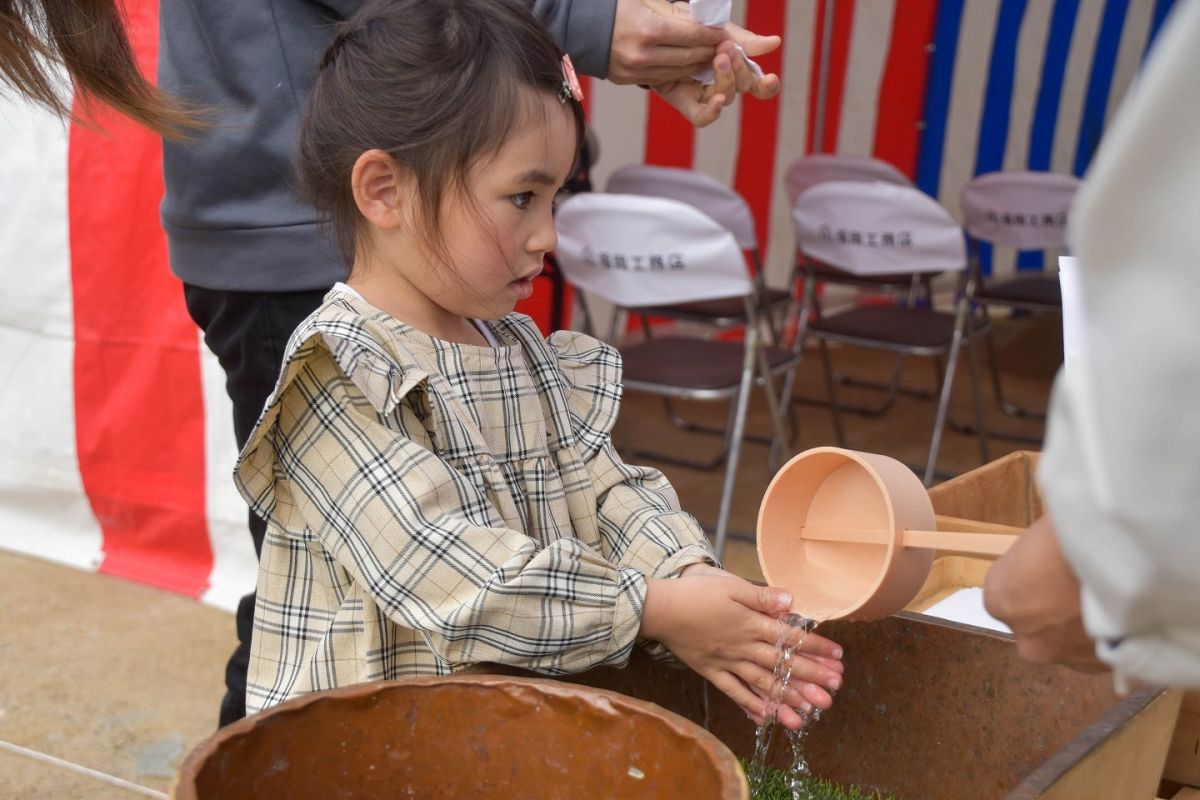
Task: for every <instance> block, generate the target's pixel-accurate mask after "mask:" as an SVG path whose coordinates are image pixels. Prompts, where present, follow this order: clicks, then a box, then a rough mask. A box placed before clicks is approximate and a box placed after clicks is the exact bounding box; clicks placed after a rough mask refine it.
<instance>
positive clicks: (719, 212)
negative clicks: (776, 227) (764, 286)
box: [606, 164, 758, 250]
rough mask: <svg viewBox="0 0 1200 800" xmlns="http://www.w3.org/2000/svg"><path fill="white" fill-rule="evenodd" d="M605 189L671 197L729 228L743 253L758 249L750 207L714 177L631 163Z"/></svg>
mask: <svg viewBox="0 0 1200 800" xmlns="http://www.w3.org/2000/svg"><path fill="white" fill-rule="evenodd" d="M606 188H607V190H608V191H609V192H611V193H613V194H639V195H645V196H647V197H669V198H671V199H672V200H678V201H680V202H681V203H687V204H688V205H690V206H694V207H695V208H698V209H700V210H701V211H703V212H704V213H705V214H707V215H708V216H710V217H712V218H713V219H714V220H716V221H717V222H719V223H720V224H722V225H724V226H725V227H726V228H728V229H729V231H730V233H732V234H733V237H734V238H735V239H736V240H737V243H738V246H740V247H741V248H742V249H743V250H754V249H756V248H757V247H758V234H757V233H756V232H755V230H754V214H753V213H752V212H751V211H750V204H749V203H747V202H746V199H745V198H744V197H742V196H741V195H740V194H738V193H737V192H735V191H734V190H733V189H730V188H729V187H728V186H726V185H725V184H723V183H721V182H720V181H719V180H717V179H716V178H714V177H712V176H711V175H707V174H705V173H703V172H697V171H696V170H693V169H680V168H679V167H655V166H651V165H649V164H629V165H627V166H624V167H620V168H619V169H617V170H616V171H615V172H613V174H612V175H610V176H609V178H608V186H607V187H606Z"/></svg>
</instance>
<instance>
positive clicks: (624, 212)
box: [555, 194, 797, 553]
mask: <svg viewBox="0 0 1200 800" xmlns="http://www.w3.org/2000/svg"><path fill="white" fill-rule="evenodd" d="M556 224H557V227H558V246H557V248H556V249H555V252H556V253H557V255H558V262H559V265H560V266H561V267H562V270H563V274H564V275H565V276H566V278H567V280H568V281H569V282H570V284H571V285H572V286H573V287H574V288H575V289H576V291H577V292H579V293H580V295H581V297H580V302H581V305H580V308H581V309H582V310H583V312H584V314H585V315H590V312H589V311H588V305H587V299H588V296H589V295H594V296H598V297H601V298H603V299H605V300H607V301H608V302H610V303H612V304H614V305H615V306H617V307H618V308H619V309H629V308H639V307H644V306H646V305H647V304H653V305H674V304H679V303H693V302H701V301H706V300H714V299H717V298H724V297H740V298H741V300H742V305H743V313H744V314H745V316H746V319H747V321H748V324H747V325H746V331H745V336H744V337H743V339H742V341H740V342H737V341H724V340H719V339H712V338H708V337H701V336H682V335H669V336H655V337H652V338H648V339H645V340H643V341H640V342H636V343H629V344H620V345H619V349H620V351H621V355H622V358H623V361H624V387H625V389H626V390H627V391H634V392H645V393H648V394H652V395H657V396H660V397H672V398H688V399H693V400H728V401H730V414H729V424H728V427H727V433H726V443H725V448H726V449H727V450H728V451H729V457H728V459H727V461H726V465H725V477H724V484H723V487H722V490H721V505H720V510H719V512H718V516H717V525H716V531H715V544H716V548H717V552H718V553H720V552H721V551H722V550H723V548H724V546H725V538H726V534H727V532H728V527H729V513H730V508H731V505H732V501H733V487H734V481H735V479H736V477H737V468H738V463H739V459H740V457H741V445H742V441H743V438H744V435H745V428H746V411H747V408H748V405H749V400H750V391H751V389H752V388H753V387H754V385H755V382H756V376H757V379H758V380H759V381H761V382H762V384H763V386H764V389H765V392H766V397H767V403H768V407H769V410H770V416H771V423H772V426H773V428H774V433H775V438H774V445H773V448H774V447H781V446H782V443H783V442H784V441H786V437H785V435H784V430H783V423H782V420H781V418H780V414H779V407H778V404H777V402H776V395H775V386H774V377H775V376H776V375H778V374H779V373H781V372H783V371H785V370H787V369H789V368H792V367H794V365H795V361H796V359H797V356H796V355H795V354H794V353H789V352H786V351H784V350H781V349H779V348H777V347H768V346H765V345H764V344H763V342H762V333H761V331H760V328H759V324H758V322H759V321H758V313H759V311H758V309H757V307H756V305H755V299H756V296H755V292H754V283H753V281H752V280H751V278H750V276H749V274H747V271H746V268H745V265H744V263H743V262H742V260H741V249H740V247H739V246H738V243H737V240H736V239H735V238H734V236H733V234H731V233H730V232H729V231H728V230H727V229H725V228H724V227H723V226H721V225H719V224H717V223H716V222H714V221H713V220H712V219H711V218H710V217H708V216H707V215H705V214H703V213H701V212H700V211H698V210H696V209H695V208H693V207H692V206H690V205H687V204H685V203H681V202H679V201H677V200H670V199H666V198H655V197H640V196H635V195H618V194H582V195H577V196H575V197H572V198H570V199H569V200H567V201H566V202H564V203H563V204H562V205H561V206H560V207H559V209H558V213H557V216H556Z"/></svg>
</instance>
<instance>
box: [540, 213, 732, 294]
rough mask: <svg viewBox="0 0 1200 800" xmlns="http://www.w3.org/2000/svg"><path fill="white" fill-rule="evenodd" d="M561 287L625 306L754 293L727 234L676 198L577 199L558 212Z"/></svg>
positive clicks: (558, 254) (556, 222)
mask: <svg viewBox="0 0 1200 800" xmlns="http://www.w3.org/2000/svg"><path fill="white" fill-rule="evenodd" d="M554 221H555V225H556V227H557V228H558V246H557V247H556V248H555V250H554V255H555V258H556V259H557V261H558V264H559V267H560V268H561V269H562V272H563V275H564V276H565V277H566V279H567V281H568V282H570V283H571V284H572V285H573V286H575V287H576V288H579V289H582V290H583V291H585V292H590V293H593V294H595V295H597V296H599V297H602V298H604V299H605V300H608V301H609V302H610V303H614V304H615V305H618V306H622V307H624V308H636V307H639V306H651V305H668V304H673V303H690V302H695V301H699V300H713V299H717V298H721V297H734V296H741V297H744V296H748V295H752V294H753V284H752V283H751V280H750V276H749V274H748V273H747V272H746V268H745V266H744V262H743V261H742V257H741V256H742V251H741V248H739V247H738V244H737V242H736V241H735V240H734V238H733V234H732V233H730V232H729V231H728V230H727V229H726V228H724V227H723V226H721V225H718V224H717V223H716V222H715V221H713V220H712V218H710V217H709V216H707V215H705V214H703V213H701V212H700V211H698V210H697V209H696V208H694V207H692V206H690V205H688V204H687V203H683V202H680V201H678V200H671V199H669V198H663V197H642V196H638V195H625V194H609V193H603V194H597V193H593V194H581V195H576V196H574V197H571V198H570V199H568V200H566V201H565V202H564V203H563V204H562V205H560V206H559V207H558V211H557V212H556V213H555V216H554Z"/></svg>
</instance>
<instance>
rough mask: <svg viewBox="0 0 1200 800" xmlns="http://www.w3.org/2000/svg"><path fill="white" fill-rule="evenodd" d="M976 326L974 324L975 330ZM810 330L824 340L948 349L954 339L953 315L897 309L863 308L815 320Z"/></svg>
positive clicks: (977, 324) (892, 307) (894, 307)
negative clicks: (852, 340) (831, 338)
mask: <svg viewBox="0 0 1200 800" xmlns="http://www.w3.org/2000/svg"><path fill="white" fill-rule="evenodd" d="M979 324H980V323H979V322H978V321H977V322H976V327H978V326H979ZM811 330H812V332H813V333H815V334H818V335H821V336H825V337H827V338H828V337H837V338H844V339H856V340H865V343H867V344H870V343H872V342H886V343H888V344H890V345H894V346H897V347H915V348H926V349H937V348H946V347H949V346H950V342H951V340H952V339H953V338H954V315H953V314H949V313H946V312H944V311H928V310H925V309H915V308H901V307H899V306H863V307H861V308H854V309H851V310H849V311H843V312H841V313H838V314H834V315H832V316H828V317H825V318H823V319H820V320H816V321H814V322H813V325H812V329H811Z"/></svg>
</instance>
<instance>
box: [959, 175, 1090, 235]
mask: <svg viewBox="0 0 1200 800" xmlns="http://www.w3.org/2000/svg"><path fill="white" fill-rule="evenodd" d="M1080 185H1081V183H1080V180H1079V179H1078V178H1076V177H1075V176H1073V175H1057V174H1055V173H1052V172H1020V171H1004V172H989V173H986V174H984V175H977V176H976V177H974V178H972V179H971V180H970V181H968V182H967V185H966V186H964V187H963V190H962V195H961V201H962V209H963V227H964V228H966V229H967V233H968V234H970V235H971V237H972V238H974V239H977V240H979V241H983V242H990V243H992V244H997V245H1001V246H1002V247H1012V248H1016V249H1017V250H1045V249H1047V248H1063V247H1066V236H1067V215H1068V213H1069V212H1070V210H1071V204H1072V202H1074V200H1075V193H1076V192H1077V191H1078V190H1079V187H1080Z"/></svg>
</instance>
